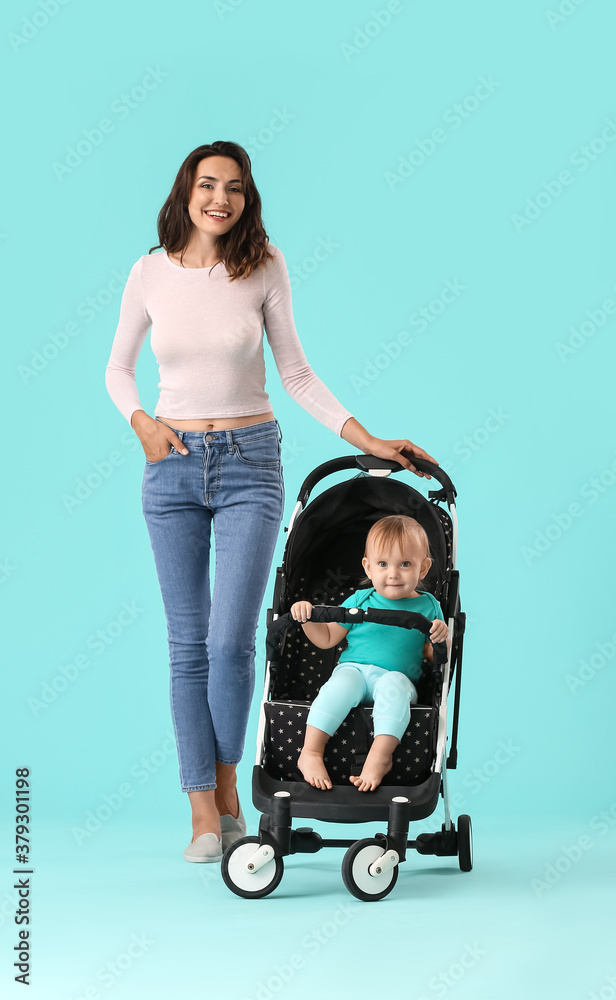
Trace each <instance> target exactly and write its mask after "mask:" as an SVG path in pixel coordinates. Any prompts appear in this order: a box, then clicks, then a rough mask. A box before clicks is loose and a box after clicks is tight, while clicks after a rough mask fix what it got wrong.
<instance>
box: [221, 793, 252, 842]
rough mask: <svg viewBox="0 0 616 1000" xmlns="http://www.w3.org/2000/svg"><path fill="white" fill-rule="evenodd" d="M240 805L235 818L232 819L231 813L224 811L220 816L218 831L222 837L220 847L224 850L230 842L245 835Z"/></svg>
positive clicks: (244, 824) (244, 821)
mask: <svg viewBox="0 0 616 1000" xmlns="http://www.w3.org/2000/svg"><path fill="white" fill-rule="evenodd" d="M238 804H239V805H240V811H239V813H238V814H237V819H234V818H233V816H232V815H231V813H225V814H224V816H221V817H220V832H221V839H222V849H223V851H226V850H227V848H228V847H231V844H234V843H235V841H236V840H241V839H242V837H245V836H246V820H245V819H244V813H243V812H242V806H241V804H240V803H239V799H238Z"/></svg>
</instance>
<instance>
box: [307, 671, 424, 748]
mask: <svg viewBox="0 0 616 1000" xmlns="http://www.w3.org/2000/svg"><path fill="white" fill-rule="evenodd" d="M370 702H372V703H373V705H374V708H373V710H372V718H373V721H374V735H375V736H382V735H388V736H396V737H397V738H398V739H399V740H400V739H402V737H403V735H404V732H405V730H406V727H407V726H408V724H409V719H410V717H411V712H410V706H411V704H413V705H415V704H416V703H417V689H416V687H415V685H414V684H413V682H412V681H411V680H409V678H408V677H407V676H406V674H403V673H400V671H399V670H385V668H384V667H377V666H376V664H374V663H357V662H356V661H355V660H346V661H345V662H343V663H338V664H337V665H336V666H335V667H334V669H333V670H332V675H331V677H330V678H329V680H328V681H326V682H325V684H324V685H323V686H322V688H321V690H320V691H319V693H318V695H317V696H316V698H315V699H314V701H313V702H312V705H311V706H310V711H309V712H308V718H307V720H306V724H307V725H308V726H315V728H316V729H321V730H322V731H323V732H324V733H328V734H329V735H330V736H333V734H334V733H335V732H336V730H337V729H338V727H339V726H340V725H341V723H343V722H344V720H345V719H346V717H347V715H348V714H349V712H350V711H351V709H352V708H355V707H356V706H357V705H359V704H360V703H362V704H370Z"/></svg>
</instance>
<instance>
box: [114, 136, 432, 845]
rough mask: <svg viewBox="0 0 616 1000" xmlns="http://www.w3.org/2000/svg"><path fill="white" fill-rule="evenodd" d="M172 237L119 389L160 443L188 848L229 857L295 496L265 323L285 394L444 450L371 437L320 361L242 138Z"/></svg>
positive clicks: (195, 183) (168, 216)
mask: <svg viewBox="0 0 616 1000" xmlns="http://www.w3.org/2000/svg"><path fill="white" fill-rule="evenodd" d="M158 235H159V243H158V244H157V245H156V246H155V247H151V248H150V252H149V254H145V255H143V256H142V257H140V258H139V260H138V261H137V262H136V263H135V264H134V265H133V267H132V269H131V272H130V274H129V277H128V280H127V282H126V286H125V289H124V293H123V296H122V303H121V307H120V318H119V323H118V328H117V330H116V335H115V338H114V342H113V346H112V350H111V355H110V358H109V363H108V365H107V371H106V384H107V389H108V391H109V394H110V396H111V398H112V399H113V401H114V403H115V404H116V406H117V407H118V409H119V410H120V412H121V413H122V414H123V415H124V417H125V418H126V419H127V420H128V422H129V423H130V425H131V427H132V428H133V429H134V430H135V432H136V434H137V435H138V437H139V439H140V441H141V443H142V445H143V449H144V452H145V467H144V472H143V483H142V504H143V513H144V517H145V520H146V524H147V528H148V532H149V535H150V541H151V544H152V550H153V554H154V560H155V564H156V571H157V574H158V579H159V583H160V588H161V593H162V597H163V603H164V607H165V615H166V619H167V632H168V641H169V655H170V667H171V685H170V688H171V710H172V715H173V721H174V727H175V735H176V742H177V750H178V760H179V770H180V782H181V788H182V791H185V792H187V793H188V795H189V799H190V804H191V808H192V824H193V840H192V841H191V843H190V844H189V845H188V847H187V848H186V850H185V852H184V857H185V859H186V860H187V861H197V862H207V861H219V860H220V859H221V857H222V852H223V850H225V849H226V848H227V847H228V846H230V845H231V844H232V843H234V841H235V840H237V839H239V838H240V837H242V836H244V834H245V832H246V824H245V822H244V817H243V814H242V809H241V806H240V803H239V799H238V797H237V792H236V766H237V763H238V762H239V760H240V759H241V756H242V752H243V748H244V738H245V733H246V726H247V722H248V713H249V710H250V702H251V698H252V694H253V689H254V661H255V653H256V650H255V634H256V629H257V623H258V618H259V614H260V610H261V604H262V601H263V597H264V594H265V588H266V585H267V580H268V577H269V572H270V567H271V561H272V558H273V554H274V548H275V545H276V542H277V539H278V533H279V529H280V524H281V520H282V515H283V508H284V498H285V492H284V480H283V474H282V473H283V470H282V464H281V446H280V442H281V439H282V433H281V429H280V425H279V423H278V421H277V420H276V419H275V417H274V414H273V412H272V408H271V403H270V401H269V396H268V394H267V393H266V391H265V361H264V355H263V328H264V327H265V331H266V334H267V339H268V342H269V344H270V347H271V349H272V353H273V355H274V359H275V362H276V366H277V369H278V372H279V374H280V377H281V381H282V385H283V387H284V389H285V390H286V391H287V392H288V393H289V395H291V396H292V397H293V398H294V399H295V400H296V401H297V402H298V403H299V404H300V406H302V407H304V409H305V410H307V411H308V412H309V413H310V414H311V415H312V416H313V417H315V419H316V420H318V421H319V422H320V423H322V424H323V425H324V426H326V427H328V428H329V429H330V430H331V431H332V432H333V433H334V434H336V435H338V436H340V437H342V436H343V430H344V437H345V440H347V441H349V442H351V444H354V445H356V446H357V447H359V448H361V449H362V450H363V451H364V452H365V453H367V454H372V455H377V456H379V457H382V458H395V459H396V460H398V461H399V462H400V464H402V465H404V466H405V467H406V468H411V469H412V468H413V466H412V465H411V462H410V460H409V458H408V457H405V456H404V455H403V454H402V453H403V451H404V450H407V451H408V452H409V453H410V456H413V455H418V456H419V457H422V458H427V459H431V456H429V455H427V454H426V452H424V451H422V449H420V448H416V446H415V445H413V444H412V442H410V441H408V440H407V439H402V440H399V441H381V440H380V439H379V438H375V437H373V436H372V435H370V434H369V433H368V432H367V431H366V429H365V428H364V427H362V426H361V424H359V423H358V422H357V421H356V420H355V418H354V417H353V415H352V414H351V413H350V412H349V410H347V409H346V407H344V406H343V405H342V403H340V402H339V401H338V400H337V399H336V397H335V396H334V395H333V393H332V392H331V391H330V390H329V389H328V388H327V386H326V385H325V384H324V383H323V382H322V381H321V379H320V378H319V377H318V376H317V375H316V373H315V372H314V371H313V370H312V368H311V366H310V365H309V363H308V360H307V358H306V355H305V353H304V350H303V348H302V345H301V343H300V341H299V337H298V335H297V330H296V329H295V324H294V321H293V309H292V303H291V286H290V281H289V275H288V271H287V267H286V263H285V259H284V257H283V254H282V252H281V251H280V250H279V249H278V247H276V246H274V245H273V244H272V243H271V242H270V241H269V239H268V237H267V234H266V232H265V229H264V227H263V223H262V221H261V199H260V196H259V193H258V191H257V188H256V186H255V183H254V180H253V178H252V173H251V165H250V158H249V156H248V154H247V153H246V151H245V150H244V149H243V148H242V147H241V146H238V145H237V144H236V143H232V142H222V141H221V142H214V143H212V144H211V145H207V146H199V147H198V148H197V149H195V150H193V151H192V153H190V154H189V156H188V157H187V158H186V159H185V161H184V163H183V164H182V166H181V167H180V170H179V171H178V174H177V177H176V179H175V182H174V184H173V187H172V189H171V192H170V194H169V197H168V198H167V200H166V202H165V204H164V205H163V207H162V209H161V211H160V213H159V217H158ZM158 248H162V250H163V252H162V253H153V252H152V251H153V250H157V249H158ZM240 279H241V280H240ZM150 327H151V346H152V350H153V351H154V354H155V355H156V359H157V362H158V366H159V371H160V382H159V388H160V395H159V399H158V402H157V404H156V408H155V411H154V417H150V416H149V415H148V414H147V413H146V412H145V410H144V409H143V407H142V406H141V402H140V400H139V394H138V391H137V385H136V379H135V367H136V363H137V358H138V355H139V352H140V350H141V347H142V346H143V343H144V340H145V337H146V334H147V332H148V330H149V329H150ZM432 460H433V459H432ZM418 474H419V473H418ZM212 526H213V529H214V533H215V540H216V573H215V579H214V589H213V593H212V594H210V578H209V562H210V559H209V554H210V538H211V529H212ZM178 540H181V541H182V544H181V547H178Z"/></svg>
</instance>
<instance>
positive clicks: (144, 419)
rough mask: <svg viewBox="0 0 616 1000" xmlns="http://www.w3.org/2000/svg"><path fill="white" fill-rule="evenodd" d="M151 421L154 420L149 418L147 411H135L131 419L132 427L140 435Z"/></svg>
mask: <svg viewBox="0 0 616 1000" xmlns="http://www.w3.org/2000/svg"><path fill="white" fill-rule="evenodd" d="M151 419H152V418H151V417H150V416H148V414H147V413H146V412H145V410H134V411H133V413H132V415H131V418H130V425H131V427H132V428H133V430H134V431H135V432H136V433H137V434H139V431H140V429H141V428H143V427H144V426H145V424H147V423H148V421H149V420H151Z"/></svg>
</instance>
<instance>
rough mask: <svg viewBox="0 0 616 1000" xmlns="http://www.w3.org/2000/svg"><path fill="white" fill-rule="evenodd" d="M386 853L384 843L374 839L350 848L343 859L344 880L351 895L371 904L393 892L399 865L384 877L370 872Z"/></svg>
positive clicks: (358, 842) (361, 841) (359, 841)
mask: <svg viewBox="0 0 616 1000" xmlns="http://www.w3.org/2000/svg"><path fill="white" fill-rule="evenodd" d="M384 853H385V852H384V850H383V845H382V843H381V842H380V841H378V840H375V839H373V838H372V837H367V838H366V839H365V840H358V841H356V842H355V843H354V844H352V845H351V847H349V849H348V851H347V852H346V854H345V856H344V858H343V859H342V880H343V882H344V884H345V886H346V887H347V889H348V890H349V892H350V893H351V895H353V896H355V897H356V898H357V899H363V900H365V901H366V902H369V901H370V900H376V899H383V896H387V894H388V893H390V892H391V890H392V889H393V887H394V886H395V884H396V881H397V879H398V865H395V866H394V867H393V868H391V869H390V870H389V871H386V872H383V874H382V875H371V874H370V871H369V868H370V866H371V864H372V862H373V861H376V859H377V858H380V857H381V856H382V855H383V854H384Z"/></svg>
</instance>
